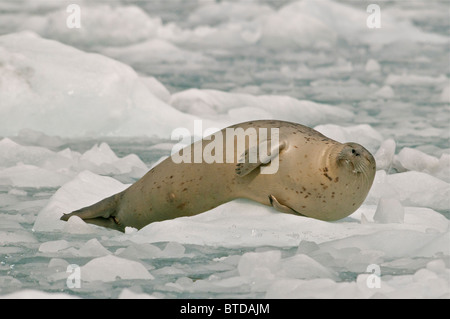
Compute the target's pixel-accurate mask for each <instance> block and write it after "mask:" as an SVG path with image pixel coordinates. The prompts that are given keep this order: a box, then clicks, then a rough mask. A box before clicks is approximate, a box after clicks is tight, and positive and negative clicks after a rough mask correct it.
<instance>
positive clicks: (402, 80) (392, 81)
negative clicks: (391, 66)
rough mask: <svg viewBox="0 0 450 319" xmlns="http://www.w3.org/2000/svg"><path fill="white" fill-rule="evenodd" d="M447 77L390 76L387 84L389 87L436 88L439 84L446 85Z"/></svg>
mask: <svg viewBox="0 0 450 319" xmlns="http://www.w3.org/2000/svg"><path fill="white" fill-rule="evenodd" d="M446 80H447V77H446V76H445V75H443V74H441V75H439V76H438V77H432V76H427V75H416V74H402V75H396V74H389V76H388V77H387V79H386V82H385V83H386V84H388V85H405V86H410V85H412V86H414V85H417V86H434V85H437V84H441V83H444V82H445V81H446Z"/></svg>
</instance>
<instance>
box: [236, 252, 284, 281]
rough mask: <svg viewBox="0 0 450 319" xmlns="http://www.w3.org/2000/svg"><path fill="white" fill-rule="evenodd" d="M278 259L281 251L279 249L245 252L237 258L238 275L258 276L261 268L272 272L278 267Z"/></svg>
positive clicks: (279, 265)
mask: <svg viewBox="0 0 450 319" xmlns="http://www.w3.org/2000/svg"><path fill="white" fill-rule="evenodd" d="M280 261H281V252H280V251H279V250H271V251H266V252H262V253H256V252H255V253H253V252H250V253H245V254H244V255H242V257H241V259H240V260H239V264H238V271H239V275H241V276H259V274H260V273H261V270H267V271H269V273H272V274H273V273H274V272H276V271H278V270H279V269H280V267H281V262H280Z"/></svg>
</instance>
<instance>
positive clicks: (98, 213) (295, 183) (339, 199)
mask: <svg viewBox="0 0 450 319" xmlns="http://www.w3.org/2000/svg"><path fill="white" fill-rule="evenodd" d="M229 132H232V134H231V133H230V134H228V133H229ZM269 132H270V134H269ZM275 133H276V134H275ZM252 142H253V143H252ZM263 150H266V151H264V152H263ZM197 151H200V153H199V152H197ZM258 152H259V157H258V156H254V155H258ZM198 154H200V155H202V154H203V158H201V161H200V162H199V161H198V156H197V155H198ZM205 154H207V155H208V156H205ZM196 159H197V161H196ZM275 164H277V165H275ZM375 172H376V164H375V159H374V157H373V156H372V154H370V152H369V151H368V150H366V149H365V148H364V147H363V146H361V145H359V144H357V143H345V144H342V143H339V142H337V141H334V140H332V139H330V138H328V137H326V136H324V135H323V134H321V133H319V132H317V131H315V130H314V129H312V128H309V127H307V126H304V125H301V124H297V123H291V122H285V121H275V120H258V121H250V122H244V123H240V124H236V125H233V126H230V127H228V128H225V129H223V130H221V131H218V132H216V133H214V134H212V135H210V136H209V137H205V138H203V139H202V140H200V141H197V142H195V143H193V144H191V145H189V146H187V147H185V148H183V149H181V150H180V151H179V152H177V153H174V154H173V155H172V156H170V157H168V158H167V159H165V160H164V161H162V162H161V163H160V164H158V165H156V166H155V167H153V168H152V169H151V170H150V171H149V172H148V173H147V174H145V175H144V176H143V177H142V178H141V179H140V180H138V181H136V182H135V183H134V184H132V185H131V186H130V187H129V188H127V189H126V190H124V191H123V192H120V193H118V194H115V195H113V196H111V197H108V198H106V199H103V200H102V201H100V202H98V203H96V204H94V205H92V206H89V207H85V208H82V209H80V210H77V211H74V212H72V213H70V214H64V215H63V216H62V217H61V219H62V220H64V221H67V220H68V219H69V218H70V217H71V216H74V215H76V216H79V217H80V218H82V219H83V220H84V221H85V222H87V223H92V224H96V225H99V226H104V227H108V228H112V229H116V230H119V231H124V230H125V227H127V226H130V227H134V228H137V229H141V228H142V227H144V226H146V225H147V224H149V223H152V222H156V221H163V220H167V219H173V218H177V217H181V216H192V215H196V214H199V213H202V212H205V211H208V210H210V209H212V208H214V207H217V206H219V205H221V204H223V203H226V202H228V201H231V200H233V199H237V198H247V199H250V200H253V201H256V202H259V203H262V204H264V205H269V206H272V207H274V208H275V209H276V210H278V211H280V212H283V213H288V214H295V215H299V216H306V217H311V218H316V219H320V220H324V221H333V220H338V219H341V218H344V217H346V216H348V215H350V214H351V213H353V212H354V211H355V210H356V209H357V208H358V207H359V206H360V205H361V204H362V203H363V201H364V200H365V198H366V196H367V194H368V192H369V190H370V187H371V186H372V183H373V180H374V177H375Z"/></svg>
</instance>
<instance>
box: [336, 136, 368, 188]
mask: <svg viewBox="0 0 450 319" xmlns="http://www.w3.org/2000/svg"><path fill="white" fill-rule="evenodd" d="M336 158H337V162H338V166H339V167H343V168H345V169H347V170H348V171H349V172H350V173H351V174H354V175H356V176H361V177H364V178H365V179H366V180H367V181H368V182H370V184H372V180H373V178H374V176H375V171H376V164H375V159H374V157H373V156H372V154H370V152H369V151H368V150H366V149H365V148H364V147H363V146H361V145H359V144H357V143H345V144H342V148H341V150H340V151H339V153H338V155H337V157H336Z"/></svg>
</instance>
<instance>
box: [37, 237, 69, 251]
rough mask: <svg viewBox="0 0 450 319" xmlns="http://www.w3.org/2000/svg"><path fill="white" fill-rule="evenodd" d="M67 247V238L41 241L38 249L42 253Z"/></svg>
mask: <svg viewBox="0 0 450 319" xmlns="http://www.w3.org/2000/svg"><path fill="white" fill-rule="evenodd" d="M67 247H69V243H68V242H67V240H64V239H61V240H54V241H48V242H45V243H42V244H41V245H40V246H39V251H40V252H42V253H55V252H58V251H60V250H63V249H66V248H67Z"/></svg>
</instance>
